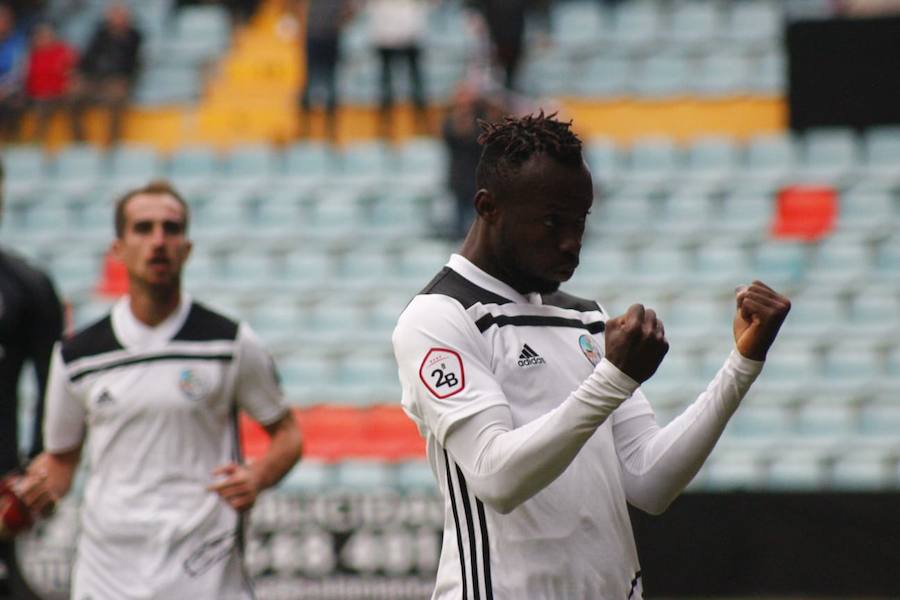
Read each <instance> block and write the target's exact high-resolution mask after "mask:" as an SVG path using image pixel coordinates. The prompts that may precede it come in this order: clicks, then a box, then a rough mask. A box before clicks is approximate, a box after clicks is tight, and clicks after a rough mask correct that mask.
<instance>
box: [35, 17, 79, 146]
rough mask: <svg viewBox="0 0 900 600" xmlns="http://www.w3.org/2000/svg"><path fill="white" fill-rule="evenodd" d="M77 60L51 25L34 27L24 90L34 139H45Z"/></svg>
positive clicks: (45, 24)
mask: <svg viewBox="0 0 900 600" xmlns="http://www.w3.org/2000/svg"><path fill="white" fill-rule="evenodd" d="M77 62H78V53H77V52H76V51H75V49H74V48H72V47H71V46H69V45H68V44H66V43H65V42H64V41H63V40H61V39H59V38H58V37H57V35H56V30H55V29H54V28H53V26H52V25H51V24H49V23H40V24H38V26H37V27H35V30H34V33H33V34H32V45H31V54H30V55H29V57H28V68H27V71H26V75H25V93H26V95H27V97H28V103H29V105H30V106H32V107H33V108H34V110H35V116H36V118H37V127H36V129H35V138H36V139H38V140H41V141H43V140H45V139H46V137H47V129H48V126H49V124H50V119H51V117H52V116H53V114H54V113H55V112H56V110H57V109H58V108H59V107H60V106H61V105H62V104H63V103H64V102H66V100H67V99H68V97H69V92H70V86H71V81H72V71H73V69H74V68H75V65H76V64H77Z"/></svg>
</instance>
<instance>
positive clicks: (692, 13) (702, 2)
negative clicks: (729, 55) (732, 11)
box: [662, 0, 723, 50]
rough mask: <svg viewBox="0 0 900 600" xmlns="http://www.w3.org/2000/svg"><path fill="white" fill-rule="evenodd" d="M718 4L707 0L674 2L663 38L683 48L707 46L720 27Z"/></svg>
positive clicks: (720, 16) (720, 15)
mask: <svg viewBox="0 0 900 600" xmlns="http://www.w3.org/2000/svg"><path fill="white" fill-rule="evenodd" d="M722 16H723V15H722V13H721V10H720V8H719V5H717V4H715V3H713V2H711V1H709V0H699V1H695V2H686V3H678V4H675V5H674V7H673V10H672V13H671V16H670V18H669V23H668V27H666V28H665V29H664V32H663V36H662V37H663V40H664V41H665V42H667V43H668V44H670V45H672V46H674V47H676V48H679V49H684V50H698V49H702V48H705V47H709V46H710V45H711V44H712V43H713V42H714V40H715V38H716V35H717V33H718V32H719V31H720V30H721V29H722V27H723V23H722V20H723V19H722Z"/></svg>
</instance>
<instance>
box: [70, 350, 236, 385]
mask: <svg viewBox="0 0 900 600" xmlns="http://www.w3.org/2000/svg"><path fill="white" fill-rule="evenodd" d="M233 358H234V355H233V354H231V353H229V352H226V353H218V354H174V353H171V354H153V355H151V356H135V357H133V358H123V359H120V360H113V361H110V362H108V363H106V364H102V365H97V366H96V367H88V368H86V369H82V370H80V371H76V372H75V373H73V374H72V375H71V376H70V377H69V379H71V380H72V381H77V380H79V379H81V378H82V377H84V376H86V375H91V374H92V373H99V372H100V371H108V370H110V369H117V368H119V367H130V366H131V365H137V364H140V363H146V362H156V361H160V360H213V361H229V360H231V359H233Z"/></svg>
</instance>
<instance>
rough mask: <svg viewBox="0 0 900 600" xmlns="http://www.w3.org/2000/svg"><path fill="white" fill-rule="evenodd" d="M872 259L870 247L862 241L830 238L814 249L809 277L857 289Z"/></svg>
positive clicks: (816, 280)
mask: <svg viewBox="0 0 900 600" xmlns="http://www.w3.org/2000/svg"><path fill="white" fill-rule="evenodd" d="M873 262H874V257H873V255H872V252H871V250H870V249H869V248H867V247H866V246H864V245H863V244H862V243H861V242H859V241H853V240H849V241H845V240H843V239H842V238H840V237H836V238H829V239H826V240H824V241H823V242H822V243H821V244H820V245H819V247H818V248H817V249H816V250H815V252H814V253H813V257H812V260H811V264H810V268H809V270H808V271H807V280H808V281H809V282H810V283H812V284H815V285H822V284H827V285H830V286H832V287H833V288H836V289H840V288H846V289H854V288H857V287H858V286H860V285H863V284H865V282H866V280H867V279H868V277H869V274H870V271H871V269H872V265H873Z"/></svg>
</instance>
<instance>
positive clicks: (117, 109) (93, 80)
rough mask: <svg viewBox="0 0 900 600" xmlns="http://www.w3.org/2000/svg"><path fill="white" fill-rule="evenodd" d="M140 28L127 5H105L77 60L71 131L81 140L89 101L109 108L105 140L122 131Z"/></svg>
mask: <svg viewBox="0 0 900 600" xmlns="http://www.w3.org/2000/svg"><path fill="white" fill-rule="evenodd" d="M142 37H143V36H142V35H141V32H140V31H139V30H138V29H137V28H136V27H135V26H134V23H133V22H132V20H131V13H130V12H129V10H128V7H127V6H126V5H125V4H124V3H122V2H118V1H117V2H113V3H112V4H110V5H109V6H108V7H107V8H106V12H105V13H104V19H103V22H102V23H101V24H100V25H99V26H98V27H97V30H96V31H95V32H94V35H93V36H92V37H91V41H90V43H89V44H88V47H87V49H86V50H85V51H84V54H83V55H82V57H81V62H80V63H79V64H78V76H77V77H76V78H75V81H74V93H73V101H72V115H71V116H72V134H73V136H74V137H75V139H76V140H77V141H83V140H84V137H85V136H84V124H83V116H84V110H85V108H86V107H87V106H88V105H89V104H99V105H101V106H105V107H107V108H108V109H109V141H110V143H116V142H117V141H118V140H119V138H120V137H121V134H122V117H123V116H124V113H125V108H126V106H127V104H128V98H129V96H130V95H131V89H132V87H134V82H135V79H136V78H137V74H138V69H139V67H140V49H141V40H142Z"/></svg>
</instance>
